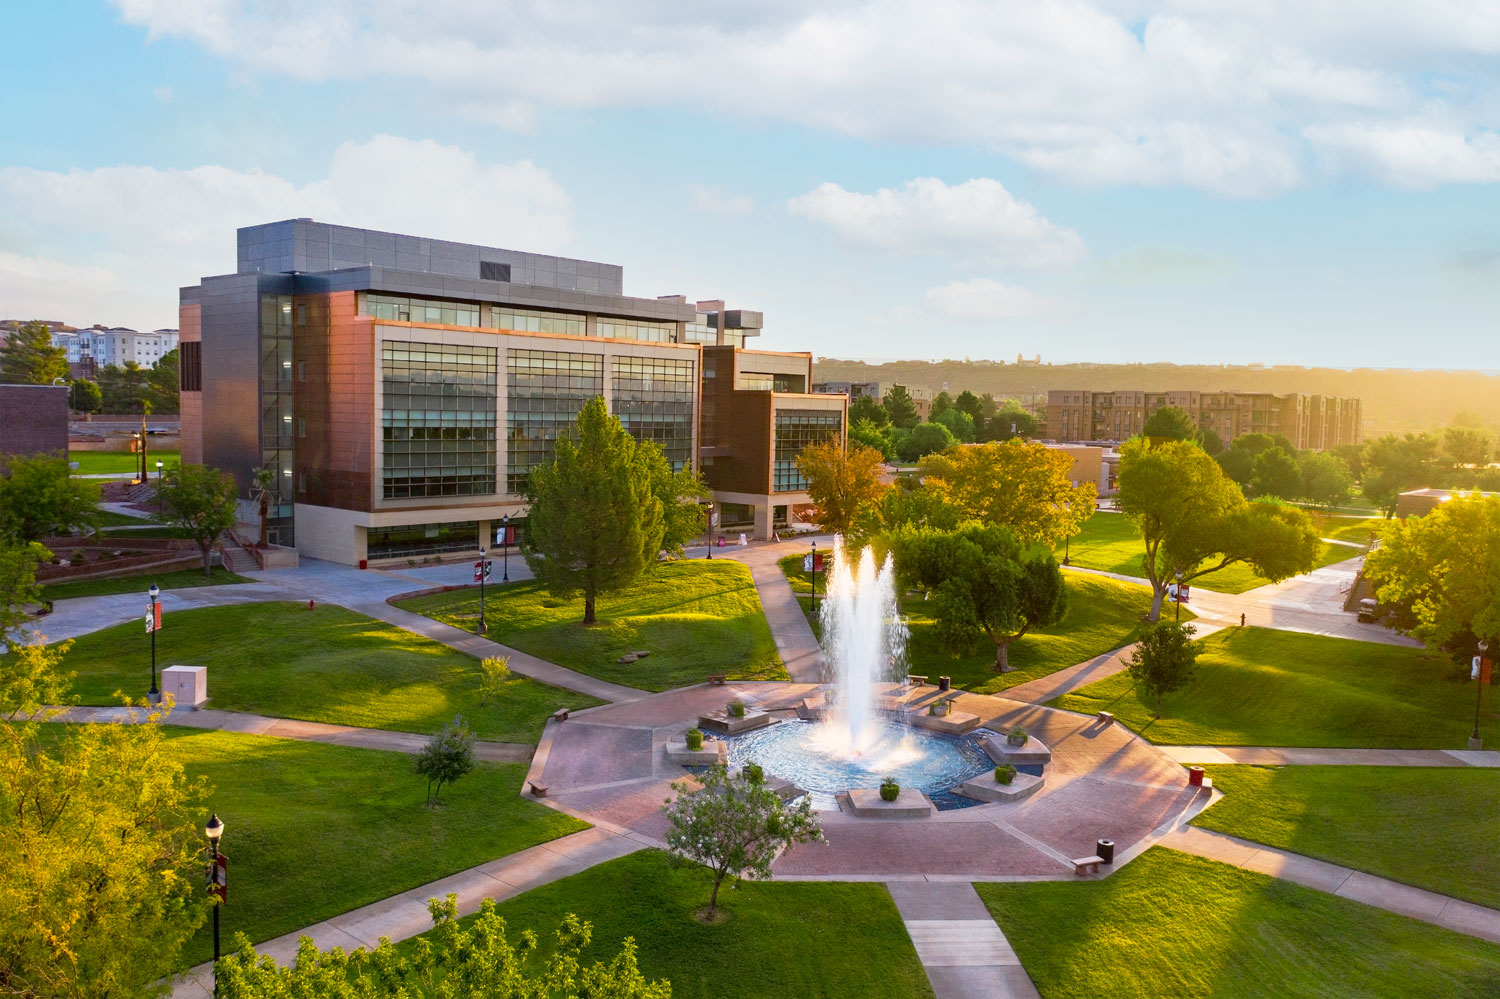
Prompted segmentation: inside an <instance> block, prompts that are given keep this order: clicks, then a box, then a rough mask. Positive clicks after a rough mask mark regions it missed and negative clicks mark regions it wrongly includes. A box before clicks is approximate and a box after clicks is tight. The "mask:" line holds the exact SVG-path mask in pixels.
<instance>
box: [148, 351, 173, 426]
mask: <svg viewBox="0 0 1500 999" xmlns="http://www.w3.org/2000/svg"><path fill="white" fill-rule="evenodd" d="M177 377H178V372H177V348H176V347H173V348H172V349H171V350H169V351H167V352H166V353H165V354H163V355H161V357H159V358H157V361H156V363H155V364H154V365H152V366H151V368H150V369H148V370H147V371H146V400H147V401H148V402H150V403H151V412H153V413H175V412H177V408H178V403H179V399H180V397H179V396H178V394H177Z"/></svg>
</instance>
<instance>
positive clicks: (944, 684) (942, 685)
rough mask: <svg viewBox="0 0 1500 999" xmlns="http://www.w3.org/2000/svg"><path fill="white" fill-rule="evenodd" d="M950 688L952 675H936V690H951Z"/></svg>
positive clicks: (951, 686)
mask: <svg viewBox="0 0 1500 999" xmlns="http://www.w3.org/2000/svg"><path fill="white" fill-rule="evenodd" d="M952 689H953V677H951V676H940V677H938V690H952Z"/></svg>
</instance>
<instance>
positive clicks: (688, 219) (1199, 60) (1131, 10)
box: [0, 0, 1500, 369]
mask: <svg viewBox="0 0 1500 999" xmlns="http://www.w3.org/2000/svg"><path fill="white" fill-rule="evenodd" d="M1220 6H1222V8H1223V10H1222V11H1221V10H1220V9H1219V7H1220ZM1225 11H1228V12H1225ZM7 29H8V30H7V34H8V35H10V36H11V37H10V40H11V42H12V44H11V45H9V46H8V55H9V61H8V66H7V70H8V72H7V78H6V91H5V93H6V96H5V98H4V100H3V102H0V124H3V126H4V135H5V136H6V142H5V145H4V149H3V152H0V314H3V315H5V316H9V317H18V318H31V317H32V316H43V317H45V318H55V319H61V320H64V321H66V322H70V323H74V324H83V323H92V322H105V323H112V324H114V323H118V324H124V325H130V326H135V327H138V328H154V327H158V326H164V325H176V318H175V315H176V313H175V301H176V288H177V286H178V285H181V284H184V283H190V282H192V281H193V280H195V279H196V278H197V277H198V276H199V275H202V274H211V273H222V272H225V271H228V270H231V269H232V267H233V229H234V227H235V226H237V225H247V224H254V223H258V222H263V221H268V220H271V219H275V218H285V217H292V216H300V215H311V216H313V217H317V218H322V219H326V220H329V221H337V222H342V223H347V224H354V225H365V226H369V227H372V228H391V229H398V230H402V231H408V232H416V233H421V234H424V235H431V236H438V237H446V238H453V239H461V240H466V241H474V242H485V243H492V244H495V245H501V246H509V247H514V248H517V249H533V250H540V251H544V252H556V253H563V254H567V255H572V256H579V257H585V258H590V259H599V260H607V261H610V262H614V263H619V264H623V265H624V267H625V280H626V290H627V292H628V293H630V294H637V295H643V296H656V295H659V294H674V293H682V294H686V295H688V296H690V297H693V298H717V297H722V298H725V299H727V300H728V301H729V302H730V303H731V305H733V306H742V307H746V308H758V309H763V310H764V311H765V312H766V321H767V332H766V335H765V337H763V344H764V346H766V347H770V348H776V349H803V350H812V351H814V352H815V353H817V354H819V355H830V356H838V357H866V358H871V359H891V358H900V357H931V358H941V357H966V356H967V357H975V358H978V357H995V358H1004V359H1010V358H1014V357H1015V355H1016V354H1017V353H1025V354H1026V355H1027V356H1031V355H1033V354H1037V353H1040V354H1041V355H1042V356H1043V357H1044V359H1047V360H1052V361H1057V362H1066V361H1157V360H1182V361H1191V362H1208V363H1219V362H1223V363H1243V362H1249V361H1261V362H1265V363H1307V364H1314V363H1317V364H1331V365H1338V366H1353V365H1360V364H1368V365H1372V366H1381V367H1392V366H1402V367H1405V366H1411V367H1454V368H1483V369H1493V368H1497V367H1500V228H1497V226H1500V195H1497V191H1500V134H1497V132H1496V127H1497V125H1500V96H1497V95H1500V88H1497V87H1496V86H1495V84H1496V83H1497V82H1500V81H1497V79H1496V77H1497V75H1500V74H1497V72H1496V70H1497V66H1500V62H1497V57H1500V2H1493V0H1479V2H1466V3H1452V4H1450V3H1446V2H1439V0H1434V2H1431V3H1427V4H1422V5H1416V4H1400V5H1382V4H1373V5H1372V4H1368V3H1361V4H1354V3H1341V2H1333V0H1325V2H1321V3H1314V4H1308V3H1305V2H1303V3H1292V2H1289V0H1288V2H1283V0H1257V2H1249V3H1241V4H1236V5H1232V6H1231V5H1209V4H1204V3H1202V2H1199V0H1180V2H1176V3H1163V4H1146V3H1138V2H1134V0H1093V2H1084V0H1070V2H1053V0H1033V2H1027V3H981V2H978V0H926V2H916V0H832V2H827V3H824V4H821V5H813V4H805V3H792V2H789V0H767V2H765V3H762V4H759V5H744V4H738V3H734V4H732V3H728V2H722V0H708V2H705V3H702V4H696V5H688V6H683V5H676V4H669V3H665V2H661V0H645V2H615V3H607V4H606V3H588V2H579V3H572V4H566V5H559V4H547V3H543V2H540V0H538V2H534V3H493V2H488V0H428V2H426V3H423V4H420V5H416V4H405V3H398V2H395V0H364V2H356V0H323V2H320V3H318V4H301V3H292V2H288V0H114V2H99V3H91V2H84V0H72V2H56V3H50V4H26V5H18V9H17V10H12V11H9V12H8V14H7Z"/></svg>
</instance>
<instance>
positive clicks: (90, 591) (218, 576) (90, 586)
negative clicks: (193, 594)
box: [42, 539, 251, 631]
mask: <svg viewBox="0 0 1500 999" xmlns="http://www.w3.org/2000/svg"><path fill="white" fill-rule="evenodd" d="M127 540H128V539H127ZM248 582H251V580H250V579H248V578H247V577H245V576H240V575H237V574H235V573H232V572H230V571H229V570H228V569H224V568H220V567H217V566H216V567H215V568H214V569H213V571H212V574H211V575H209V576H204V575H203V570H202V569H178V570H175V571H173V572H138V573H134V574H132V575H129V576H114V577H111V578H109V579H80V580H78V581H76V582H72V583H52V584H49V585H47V586H43V587H42V599H43V600H70V599H72V598H73V597H97V596H103V595H105V594H109V593H140V595H141V613H142V614H144V613H145V607H146V599H147V598H146V590H147V589H149V588H150V586H151V584H152V583H155V584H156V585H157V586H159V587H161V588H162V589H163V590H186V589H191V588H193V587H195V586H225V585H227V584H230V583H248ZM43 630H44V631H45V630H46V629H45V628H44V629H43Z"/></svg>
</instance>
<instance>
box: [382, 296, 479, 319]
mask: <svg viewBox="0 0 1500 999" xmlns="http://www.w3.org/2000/svg"><path fill="white" fill-rule="evenodd" d="M365 314H366V315H368V316H373V317H375V318H376V319H391V320H395V321H396V322H403V323H432V324H435V325H438V326H478V325H479V303H478V302H450V301H447V300H444V299H438V298H407V297H404V296H399V295H377V294H375V293H374V292H370V293H369V294H367V295H365Z"/></svg>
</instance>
